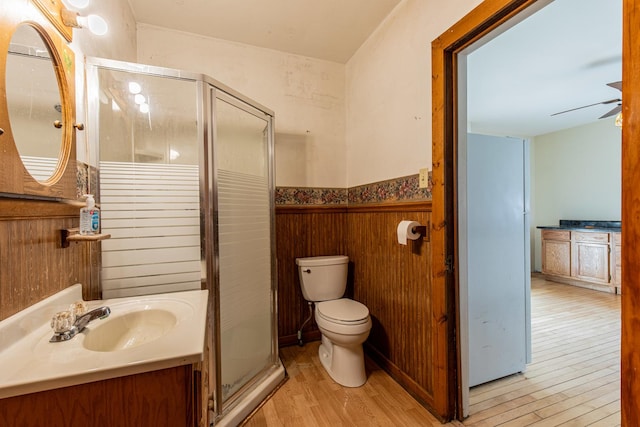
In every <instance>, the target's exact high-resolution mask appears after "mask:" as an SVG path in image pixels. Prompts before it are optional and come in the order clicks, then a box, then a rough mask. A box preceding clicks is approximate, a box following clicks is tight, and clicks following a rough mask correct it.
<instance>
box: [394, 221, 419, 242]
mask: <svg viewBox="0 0 640 427" xmlns="http://www.w3.org/2000/svg"><path fill="white" fill-rule="evenodd" d="M419 225H420V223H419V222H418V221H400V224H398V243H400V244H401V245H406V244H407V239H411V240H416V239H417V238H418V237H420V234H418V233H414V232H413V228H414V227H417V226H419Z"/></svg>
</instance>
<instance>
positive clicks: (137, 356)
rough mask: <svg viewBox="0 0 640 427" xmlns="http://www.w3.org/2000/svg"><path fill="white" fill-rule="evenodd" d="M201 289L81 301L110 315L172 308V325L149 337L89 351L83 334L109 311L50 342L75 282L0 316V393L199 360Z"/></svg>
mask: <svg viewBox="0 0 640 427" xmlns="http://www.w3.org/2000/svg"><path fill="white" fill-rule="evenodd" d="M207 295H208V293H207V291H206V290H204V291H187V292H175V293H168V294H155V295H145V296H135V297H127V298H113V299H108V300H99V301H86V303H87V306H88V309H89V310H92V309H94V308H96V307H100V306H103V305H106V306H109V307H110V308H111V316H110V317H112V316H113V317H117V316H119V313H125V314H126V313H129V312H132V311H140V310H147V309H167V310H169V311H172V312H174V313H178V314H177V316H176V317H177V323H176V325H175V326H174V327H173V328H172V329H171V330H169V331H168V332H166V334H165V335H163V336H160V337H159V338H156V339H155V340H153V341H150V342H147V343H145V344H143V345H139V346H137V347H132V348H126V349H123V350H117V351H91V350H88V349H86V348H85V347H84V345H83V342H84V339H85V338H86V336H87V335H88V334H90V333H91V329H92V328H97V327H98V326H99V325H100V322H108V321H109V317H108V318H106V319H104V320H94V321H93V322H91V323H89V325H88V326H87V328H86V329H85V330H84V331H83V332H82V333H80V334H78V335H76V336H75V337H74V338H72V339H71V340H69V341H64V342H58V343H50V342H49V338H51V336H52V335H53V331H52V329H51V327H50V324H49V323H50V320H51V317H52V316H53V315H54V314H55V313H56V312H58V311H63V310H67V309H68V307H69V305H70V304H71V303H73V302H75V301H79V300H81V299H82V286H81V285H80V284H76V285H73V286H71V287H69V288H67V289H65V290H63V291H61V292H58V293H57V294H55V295H53V296H51V297H49V298H46V299H45V300H43V301H40V302H38V303H36V304H34V305H33V306H31V307H28V308H26V309H25V310H22V311H20V312H19V313H16V314H15V315H13V316H11V317H9V318H7V319H5V320H3V321H1V322H0V366H1V367H2V369H1V370H0V398H6V397H11V396H18V395H22V394H27V393H34V392H38V391H43V390H50V389H54V388H60V387H67V386H71V385H77V384H83V383H88V382H92V381H99V380H105V379H110V378H116V377H121V376H126V375H133V374H139V373H143V372H149V371H155V370H159V369H165V368H171V367H175V366H180V365H185V364H191V363H197V362H200V361H202V359H203V354H204V347H205V322H206V317H207Z"/></svg>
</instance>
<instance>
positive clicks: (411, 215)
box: [276, 202, 436, 406]
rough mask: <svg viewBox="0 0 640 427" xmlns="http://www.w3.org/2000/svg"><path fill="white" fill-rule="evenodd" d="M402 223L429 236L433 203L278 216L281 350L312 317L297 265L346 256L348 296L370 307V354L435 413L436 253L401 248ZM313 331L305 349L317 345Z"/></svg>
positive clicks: (281, 210)
mask: <svg viewBox="0 0 640 427" xmlns="http://www.w3.org/2000/svg"><path fill="white" fill-rule="evenodd" d="M402 220H412V221H418V222H420V223H421V224H423V225H426V226H427V230H429V229H430V227H429V226H430V221H431V202H407V203H397V204H396V203H393V204H380V205H373V204H372V205H359V206H349V207H344V206H342V207H318V206H306V207H304V206H301V207H284V206H281V207H278V208H276V244H277V254H278V255H277V259H278V327H279V334H280V337H279V343H280V345H281V346H287V345H292V344H296V343H297V331H298V328H299V327H300V324H301V323H302V322H303V321H304V319H305V318H306V317H307V316H308V308H307V304H306V302H305V301H304V298H303V297H302V292H301V291H300V283H299V280H298V273H297V269H296V265H295V258H297V257H306V256H319V255H336V254H346V255H348V256H349V261H350V274H349V283H348V286H347V296H350V297H353V298H354V299H355V300H357V301H360V302H362V303H363V304H365V305H366V306H367V307H368V308H369V311H370V313H371V317H372V320H373V328H372V330H371V334H370V336H369V339H368V340H367V342H366V343H365V350H366V352H367V354H368V355H369V356H370V357H371V358H372V359H374V360H375V361H376V362H377V363H378V364H379V365H380V366H381V367H382V368H383V369H384V370H386V371H387V372H389V373H390V374H391V376H392V377H393V378H394V379H396V380H397V381H398V382H399V383H400V384H401V385H402V386H403V387H404V388H406V389H407V390H409V391H410V392H411V393H412V394H413V395H414V396H415V397H417V398H418V399H419V400H420V401H421V402H423V403H424V404H426V405H427V406H431V405H432V404H433V402H432V399H433V388H434V384H433V382H434V381H433V369H434V366H435V365H436V363H434V357H435V356H434V354H433V351H432V348H433V344H432V343H433V339H432V338H433V337H431V336H430V334H431V331H432V330H433V328H434V325H433V323H434V322H435V321H436V320H435V317H436V316H434V315H433V314H432V313H431V312H430V308H431V303H430V301H429V299H430V296H431V270H430V257H431V252H430V251H431V245H430V241H429V236H426V237H425V238H424V239H419V240H416V241H410V242H409V244H408V245H406V246H404V245H400V244H398V241H397V237H396V236H397V234H396V228H397V226H398V223H399V222H400V221H402ZM310 323H311V325H309V324H308V325H307V326H306V327H305V329H304V332H303V340H304V341H305V342H306V341H309V340H317V339H319V338H320V334H319V332H318V330H317V327H316V326H315V323H314V322H313V321H312V322H310Z"/></svg>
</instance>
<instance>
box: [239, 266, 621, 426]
mask: <svg viewBox="0 0 640 427" xmlns="http://www.w3.org/2000/svg"><path fill="white" fill-rule="evenodd" d="M532 336H533V339H532V341H533V342H532V344H533V363H532V364H530V365H528V366H527V371H526V372H525V373H523V374H517V375H512V376H510V377H507V378H503V379H501V380H497V381H493V382H491V383H488V384H484V385H481V386H477V387H474V388H473V389H472V390H471V393H470V403H471V416H470V417H469V418H467V419H466V420H465V421H464V424H461V423H459V422H457V421H454V422H452V423H449V424H445V426H462V425H464V426H469V427H480V426H491V427H493V426H505V427H506V426H518V427H519V426H575V427H585V426H594V427H596V426H618V425H620V369H619V365H620V296H619V295H613V294H607V293H602V292H597V291H593V290H589V289H582V288H577V287H573V286H569V285H562V284H556V283H552V282H546V281H545V280H543V279H540V278H533V279H532ZM318 345H319V342H313V343H308V344H306V345H305V346H304V347H303V348H300V347H297V346H296V347H286V348H283V349H281V357H282V360H283V363H284V365H285V367H286V369H287V373H288V375H289V380H288V381H287V382H286V383H285V384H284V385H283V386H282V387H281V388H280V389H279V390H278V391H277V392H276V393H275V394H274V395H273V396H272V397H271V398H270V399H269V400H268V401H267V402H266V403H265V404H264V405H263V406H262V408H260V409H259V410H258V411H257V412H256V413H255V414H254V415H253V416H252V417H250V418H249V419H248V420H247V421H246V423H245V425H246V426H252V427H255V426H296V427H297V426H441V425H442V424H440V423H439V422H438V421H437V420H436V419H435V418H434V417H433V416H432V415H431V414H429V412H427V411H426V410H425V409H424V408H423V407H422V406H420V405H419V404H418V403H417V402H416V401H415V400H414V399H413V398H412V397H411V396H410V395H409V394H408V393H406V392H405V391H404V390H403V389H402V388H401V387H400V386H399V385H398V384H397V383H395V382H394V381H393V380H392V379H391V378H390V377H389V376H388V375H387V374H386V373H385V372H384V371H382V370H381V369H379V368H378V367H377V366H375V365H374V364H373V363H371V362H369V361H367V373H368V375H369V377H368V380H367V383H366V384H365V385H364V386H363V387H360V388H355V389H353V388H351V389H350V388H343V387H341V386H339V385H337V384H336V383H334V382H333V381H332V380H331V378H330V377H329V376H328V374H327V373H326V372H325V371H324V369H323V368H322V366H321V365H320V361H319V359H318V354H317V352H318Z"/></svg>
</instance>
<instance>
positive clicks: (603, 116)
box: [598, 105, 622, 119]
mask: <svg viewBox="0 0 640 427" xmlns="http://www.w3.org/2000/svg"><path fill="white" fill-rule="evenodd" d="M620 111H622V105H617V106H616V108H614V109H613V110H611V111H609V112H608V113H607V114H605V115H602V116H600V117H598V118H599V119H605V118H607V117H611V116H615V115H616V114H618V113H619V112H620Z"/></svg>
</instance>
